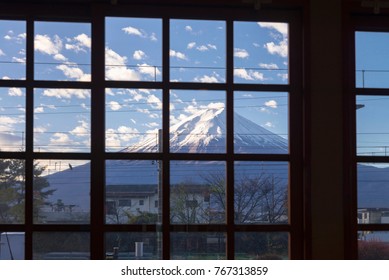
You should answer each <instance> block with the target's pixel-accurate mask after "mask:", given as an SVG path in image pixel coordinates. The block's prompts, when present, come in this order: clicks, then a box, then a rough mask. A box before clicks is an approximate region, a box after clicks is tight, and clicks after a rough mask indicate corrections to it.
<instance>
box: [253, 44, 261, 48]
mask: <svg viewBox="0 0 389 280" xmlns="http://www.w3.org/2000/svg"><path fill="white" fill-rule="evenodd" d="M253 46H254V47H256V48H259V47H260V46H261V45H260V44H258V43H253Z"/></svg>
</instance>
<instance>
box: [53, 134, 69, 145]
mask: <svg viewBox="0 0 389 280" xmlns="http://www.w3.org/2000/svg"><path fill="white" fill-rule="evenodd" d="M69 142H70V138H69V136H68V135H67V134H65V133H60V132H57V133H54V135H53V137H51V138H50V144H54V145H64V144H69Z"/></svg>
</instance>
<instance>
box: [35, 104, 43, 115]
mask: <svg viewBox="0 0 389 280" xmlns="http://www.w3.org/2000/svg"><path fill="white" fill-rule="evenodd" d="M44 111H45V110H44V108H43V107H42V106H39V107H36V108H35V109H34V113H37V114H39V113H43V112H44Z"/></svg>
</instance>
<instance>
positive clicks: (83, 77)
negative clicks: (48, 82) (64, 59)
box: [56, 64, 90, 81]
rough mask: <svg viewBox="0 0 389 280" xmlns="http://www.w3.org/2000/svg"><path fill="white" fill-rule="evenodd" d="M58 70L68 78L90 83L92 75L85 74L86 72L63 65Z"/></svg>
mask: <svg viewBox="0 0 389 280" xmlns="http://www.w3.org/2000/svg"><path fill="white" fill-rule="evenodd" d="M56 68H57V69H58V70H61V71H62V72H63V73H64V75H65V76H66V77H68V78H71V79H76V80H77V81H90V74H85V73H84V71H82V70H81V69H80V68H78V67H69V66H68V65H65V64H61V65H58V66H57V67H56Z"/></svg>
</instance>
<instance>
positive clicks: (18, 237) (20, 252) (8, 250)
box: [0, 232, 25, 260]
mask: <svg viewBox="0 0 389 280" xmlns="http://www.w3.org/2000/svg"><path fill="white" fill-rule="evenodd" d="M24 243H25V241H24V232H2V233H1V234H0V260H24Z"/></svg>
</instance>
